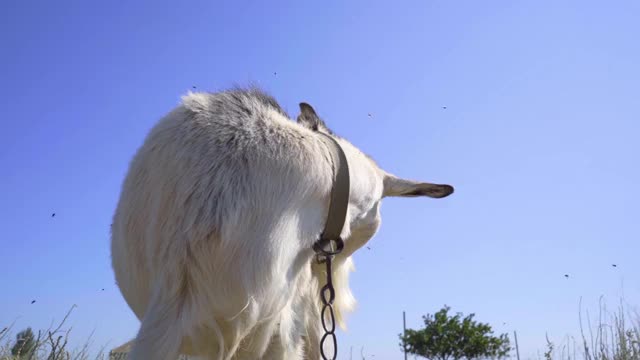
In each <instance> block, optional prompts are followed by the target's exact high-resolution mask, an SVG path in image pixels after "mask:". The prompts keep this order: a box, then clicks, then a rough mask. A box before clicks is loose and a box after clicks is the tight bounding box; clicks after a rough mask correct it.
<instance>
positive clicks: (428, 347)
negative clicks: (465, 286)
mask: <svg viewBox="0 0 640 360" xmlns="http://www.w3.org/2000/svg"><path fill="white" fill-rule="evenodd" d="M449 310H450V307H448V306H446V305H445V306H444V307H443V308H442V309H441V310H440V311H438V312H437V313H435V314H434V315H431V314H428V315H427V316H423V317H422V318H423V320H424V325H425V327H424V328H423V329H420V330H412V329H407V332H406V334H404V335H403V334H400V340H401V341H402V342H401V343H400V347H401V348H402V347H403V344H404V346H405V347H406V350H407V352H408V353H410V354H413V355H418V356H422V357H425V358H427V359H433V360H448V359H453V360H459V359H469V360H471V359H479V358H498V359H500V358H503V357H506V356H507V354H508V353H509V351H511V347H510V345H509V338H508V337H507V334H502V335H500V336H498V337H496V336H493V330H492V329H491V326H489V325H488V324H482V323H479V322H477V321H475V320H473V317H474V316H475V314H471V315H468V316H466V317H464V318H463V317H462V314H461V313H457V314H455V315H453V316H450V315H449ZM403 350H404V348H403Z"/></svg>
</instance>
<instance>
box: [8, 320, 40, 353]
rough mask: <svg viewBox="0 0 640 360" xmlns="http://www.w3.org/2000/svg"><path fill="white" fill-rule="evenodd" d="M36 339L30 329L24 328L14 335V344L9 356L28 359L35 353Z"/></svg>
mask: <svg viewBox="0 0 640 360" xmlns="http://www.w3.org/2000/svg"><path fill="white" fill-rule="evenodd" d="M35 348H36V339H35V337H34V336H33V331H31V328H30V327H29V328H26V329H25V330H22V331H20V332H19V333H18V334H17V335H16V343H15V344H14V345H13V347H12V348H11V355H13V356H16V357H18V358H29V357H30V356H31V353H33V351H35Z"/></svg>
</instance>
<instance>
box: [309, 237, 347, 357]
mask: <svg viewBox="0 0 640 360" xmlns="http://www.w3.org/2000/svg"><path fill="white" fill-rule="evenodd" d="M322 242H323V241H322V240H320V241H318V242H316V243H315V244H313V250H314V251H315V252H316V258H317V260H318V264H322V263H324V264H325V265H326V269H327V284H326V285H325V286H323V287H322V289H321V290H320V299H321V300H322V311H321V313H320V318H321V320H322V328H323V329H324V335H323V336H322V339H321V340H320V355H322V359H323V360H335V359H336V357H337V356H338V340H337V338H336V334H335V330H336V318H335V315H334V312H333V301H334V300H335V298H336V292H335V290H334V288H333V279H332V277H331V275H332V271H331V263H332V260H333V257H334V256H335V255H336V254H339V253H340V252H341V251H342V248H344V242H343V241H342V239H340V238H338V239H337V240H328V245H329V247H330V249H331V250H325V248H324V247H323V246H322V245H323V244H322ZM324 242H325V244H326V242H327V241H324ZM334 243H335V248H334V246H333V245H334ZM334 249H335V250H334ZM327 312H328V313H329V324H327V317H326V316H325V315H326V313H327ZM328 338H331V342H332V343H333V355H332V356H331V357H327V355H326V354H325V353H324V343H325V341H326V340H327V339H328Z"/></svg>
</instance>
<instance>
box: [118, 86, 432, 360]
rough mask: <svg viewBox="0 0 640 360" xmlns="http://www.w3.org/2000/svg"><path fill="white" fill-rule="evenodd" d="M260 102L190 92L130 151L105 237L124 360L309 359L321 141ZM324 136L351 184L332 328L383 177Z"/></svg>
mask: <svg viewBox="0 0 640 360" xmlns="http://www.w3.org/2000/svg"><path fill="white" fill-rule="evenodd" d="M271 100H272V99H271V98H268V95H264V94H263V93H261V92H259V91H258V90H246V91H244V90H235V91H227V92H220V93H214V94H210V93H189V94H187V95H186V96H184V97H183V99H182V104H181V105H180V106H178V107H177V108H176V109H174V110H173V111H171V112H170V113H169V114H168V115H166V116H165V117H164V118H163V119H161V121H160V122H159V123H158V124H157V125H156V126H155V127H154V128H153V129H152V130H151V131H150V133H149V135H148V136H147V138H146V140H145V141H144V144H143V145H142V147H141V148H140V149H139V150H138V151H137V153H136V154H135V156H134V158H133V160H132V162H131V164H130V168H129V171H128V173H127V176H126V178H125V180H124V183H123V186H122V192H121V196H120V200H119V202H118V205H117V209H116V211H115V214H114V220H113V225H112V242H111V251H112V265H113V269H114V272H115V276H116V281H117V283H118V285H119V287H120V290H121V292H122V294H123V296H124V298H125V300H126V302H127V304H128V305H129V306H130V307H131V309H132V310H133V312H134V313H135V315H136V316H137V317H138V318H139V319H140V320H141V326H140V329H139V332H138V335H137V337H136V340H135V343H134V347H133V349H132V352H131V355H130V358H131V359H133V360H142V359H145V360H147V359H154V360H163V359H167V360H173V359H175V358H176V357H177V355H178V353H183V354H187V355H197V356H201V357H202V358H205V359H224V360H227V359H238V360H239V359H287V360H288V359H303V358H305V359H319V339H320V337H321V335H322V334H321V324H320V312H319V310H320V304H319V289H320V286H321V285H323V284H324V282H325V275H324V272H323V271H324V269H323V267H322V266H320V265H318V264H315V262H314V261H313V251H312V250H311V245H312V243H313V242H314V241H315V240H316V239H317V238H318V236H319V234H320V232H321V231H322V229H323V227H324V221H325V219H326V212H327V209H328V201H329V194H330V191H331V188H332V185H333V184H332V171H333V170H332V165H331V162H330V157H329V149H328V148H327V145H326V142H323V141H322V140H321V139H320V138H319V135H318V134H317V133H315V132H314V131H312V130H310V129H309V128H307V127H305V126H303V125H302V124H300V123H296V122H294V121H292V120H291V119H290V118H288V117H287V116H286V114H285V113H284V112H283V111H282V110H280V109H279V107H278V106H277V104H276V105H274V104H273V103H271V102H270V101H271ZM320 131H325V129H324V128H321V130H320ZM327 131H328V130H327ZM337 140H338V141H339V143H340V144H341V146H342V148H343V149H344V151H345V153H346V156H347V159H348V162H349V166H350V177H351V193H350V200H349V209H348V214H347V221H346V224H345V227H344V230H343V234H342V235H343V238H344V239H345V250H344V252H343V253H342V254H341V255H340V256H338V257H337V258H336V262H335V265H334V279H335V280H334V281H335V288H336V303H335V308H336V315H337V318H338V321H339V325H340V326H341V327H342V328H344V327H345V325H344V319H345V315H346V314H347V313H348V312H350V311H352V310H353V308H354V306H355V299H354V298H353V296H352V294H351V291H350V289H349V285H348V277H349V272H350V271H352V269H353V261H352V258H351V255H352V254H353V252H354V251H356V250H357V249H358V248H360V247H362V246H363V245H364V244H365V243H366V242H367V241H368V240H369V239H370V238H371V237H372V236H373V235H374V234H375V232H376V230H377V228H378V226H379V223H380V213H379V205H380V201H381V199H382V197H383V196H387V194H386V193H385V188H388V187H389V186H388V185H387V183H388V182H389V181H391V182H393V179H395V177H393V176H391V175H390V174H387V173H385V172H384V171H382V170H381V169H379V168H378V166H377V165H376V164H375V163H374V162H373V161H372V160H371V159H370V158H368V157H367V156H365V155H364V154H363V153H362V152H360V151H359V150H358V149H356V148H355V147H354V146H353V145H351V144H350V143H349V142H348V141H346V140H344V139H342V138H337ZM390 179H391V180H390ZM403 184H404V183H403ZM416 184H419V183H411V184H410V185H406V184H405V185H406V186H405V187H406V189H409V188H408V187H409V186H413V188H411V189H415V188H416V186H418V185H416ZM423 185H424V184H423ZM433 186H436V185H433ZM406 189H405V190H406ZM411 189H409V190H411ZM394 191H395V192H396V193H394V194H391V195H392V196H401V194H399V193H397V192H398V191H400V190H398V188H397V184H396V187H395V188H394ZM400 192H401V191H400ZM391 195H390V196H391Z"/></svg>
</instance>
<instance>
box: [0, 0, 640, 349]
mask: <svg viewBox="0 0 640 360" xmlns="http://www.w3.org/2000/svg"><path fill="white" fill-rule="evenodd" d="M639 16H640V5H639V3H638V2H634V1H612V2H608V3H606V4H604V3H602V2H596V1H584V0H582V1H577V0H571V1H562V2H559V1H550V0H549V1H547V0H545V1H530V2H524V1H493V2H479V1H431V0H429V1H402V2H396V3H393V5H392V4H391V3H390V2H386V1H384V2H383V1H349V2H346V1H344V2H340V1H323V2H316V3H310V2H294V1H290V2H278V1H271V2H268V4H267V2H257V1H247V0H240V1H236V2H234V3H233V4H232V3H231V2H227V4H226V5H221V4H214V3H213V2H211V1H210V2H206V1H192V2H188V3H187V2H180V3H179V2H177V1H174V2H168V1H161V2H151V1H140V2H136V3H133V2H128V3H125V2H123V1H113V2H103V3H95V2H93V3H90V2H86V1H62V2H60V1H58V2H50V1H40V2H36V1H22V2H17V1H14V2H6V3H5V4H4V5H3V11H2V12H1V14H0V44H1V48H2V57H1V58H0V65H1V66H0V78H1V79H2V86H0V98H2V100H3V101H2V103H3V105H2V106H0V121H2V127H1V128H2V131H0V143H1V144H2V147H1V150H0V189H1V191H0V204H1V206H0V227H1V229H2V232H3V236H2V237H1V238H0V239H1V240H0V241H2V247H1V249H2V250H1V251H0V264H2V267H3V271H2V273H1V274H2V275H0V288H1V289H2V306H0V325H2V324H6V325H8V324H10V323H11V322H13V321H14V320H15V321H16V325H15V326H16V328H18V329H20V328H23V327H26V326H33V327H35V328H44V327H46V326H48V325H49V323H50V322H51V321H52V320H56V319H60V318H61V317H62V316H63V315H64V313H65V311H66V310H67V309H68V308H69V307H70V306H71V305H72V304H77V305H78V308H76V309H75V310H74V313H73V315H72V316H71V320H70V324H71V325H73V327H74V329H73V334H75V335H74V336H73V341H72V342H74V344H80V343H81V342H82V341H84V340H85V339H86V336H88V335H89V333H90V332H91V331H92V330H94V329H95V333H94V343H95V344H97V345H102V344H108V345H109V346H113V345H118V344H119V343H121V342H124V341H126V340H128V339H129V338H130V337H132V336H133V335H134V334H135V332H136V330H137V326H138V322H137V320H136V319H135V317H134V316H133V315H132V313H131V311H129V309H128V308H127V306H126V305H125V303H124V301H123V300H122V298H121V296H120V294H119V292H118V289H117V287H116V286H115V284H114V280H113V275H112V271H111V268H110V260H109V231H108V230H109V224H110V222H111V216H112V213H113V210H114V207H115V204H116V201H117V199H118V195H119V190H120V184H121V181H122V179H123V176H124V173H125V171H126V168H127V166H128V162H129V160H130V158H131V156H132V155H133V153H134V151H135V150H136V149H137V147H138V146H139V145H140V144H141V143H142V141H143V138H144V136H145V135H146V132H147V131H148V130H149V128H150V127H151V126H152V125H153V124H154V123H155V122H156V121H157V120H158V118H159V117H161V116H162V115H163V114H165V113H166V112H167V111H169V110H170V109H171V108H172V107H173V106H175V105H176V104H177V103H178V101H179V97H180V95H182V94H184V93H185V92H186V91H188V90H189V89H191V87H192V86H196V87H197V88H198V89H201V90H211V91H214V90H218V89H223V88H226V87H229V86H232V85H233V84H247V83H249V82H252V83H255V84H258V85H260V86H262V87H264V88H265V89H266V90H268V91H269V92H271V93H272V94H273V95H274V96H275V97H276V98H278V99H279V101H280V102H281V103H282V105H283V106H284V107H285V108H287V110H288V111H289V112H290V113H291V114H297V111H298V109H297V104H298V103H299V102H300V101H307V102H309V103H311V104H312V105H313V106H314V107H315V108H316V110H317V111H318V112H319V113H320V115H321V116H322V117H324V118H325V120H326V121H327V122H328V124H329V126H330V127H332V128H333V129H334V130H335V131H336V132H337V133H339V134H341V135H343V136H344V137H346V138H348V139H350V140H351V141H352V142H353V143H354V144H355V145H357V146H359V147H360V148H361V149H363V150H364V151H365V152H367V153H368V154H370V155H371V156H372V157H374V158H375V159H376V160H377V161H378V162H379V164H380V165H381V166H382V167H383V168H385V169H386V170H388V171H391V172H393V173H396V174H398V175H401V176H405V177H410V178H416V179H422V180H427V181H434V182H441V183H450V184H452V185H454V186H455V187H456V193H455V194H454V195H452V196H451V197H449V198H446V199H441V200H433V199H388V200H386V201H384V204H383V206H382V218H383V220H382V226H381V228H380V231H379V233H378V235H377V236H376V237H375V238H374V239H373V240H372V241H371V242H370V244H369V246H370V247H371V250H366V249H365V250H363V251H361V252H359V253H357V254H356V255H355V262H356V267H357V271H356V273H354V274H353V276H352V281H351V284H352V288H353V290H354V292H355V295H356V297H357V299H358V301H359V308H358V310H357V311H356V313H354V314H353V315H352V316H351V317H350V319H349V330H348V332H347V333H343V332H341V333H340V334H339V344H340V346H341V349H342V351H343V355H346V354H347V353H348V351H349V348H350V347H351V346H353V349H354V354H359V352H360V348H361V347H363V346H364V351H365V354H375V358H377V359H400V358H402V354H401V353H400V351H399V347H398V337H397V335H398V333H400V332H401V330H402V311H403V310H404V311H406V312H407V325H408V326H409V327H417V326H420V325H421V315H423V314H426V313H433V312H435V311H437V310H438V309H439V308H440V307H441V306H443V305H444V304H447V305H450V306H451V307H452V308H453V310H454V311H462V312H464V313H470V312H474V313H476V316H477V318H478V319H479V320H481V321H486V322H489V323H491V324H492V325H493V326H494V328H495V330H496V331H498V332H510V333H512V332H513V331H514V330H516V331H517V332H518V339H519V342H520V348H521V354H522V355H523V356H524V357H526V356H535V354H536V351H537V350H540V351H542V350H543V347H544V344H545V340H544V337H545V332H546V333H548V334H549V336H550V338H552V339H557V340H561V339H562V338H563V337H564V336H566V335H567V334H571V335H574V336H577V335H579V332H578V330H579V329H578V301H579V299H580V297H583V307H586V308H588V309H589V310H590V312H591V314H592V315H593V314H594V313H595V312H596V310H597V304H598V298H599V296H601V295H604V296H605V300H606V301H607V304H608V305H609V306H610V307H614V306H616V305H617V304H618V302H619V300H620V297H621V296H624V298H625V301H626V302H628V304H629V306H637V305H640V276H639V274H640V262H639V261H637V258H638V254H640V241H638V240H639V239H638V238H639V236H640V222H639V221H638V218H639V216H638V215H640V188H639V187H638V186H637V185H638V184H639V183H640V166H638V155H639V154H640V143H639V142H638V138H639V136H640V125H639V124H638V120H639V119H640V108H639V107H638V104H639V102H638V92H639V90H640V89H639V85H638V84H640V67H638V64H640V42H638V41H637V34H638V33H640V22H638V21H637V19H638V17H639ZM445 106H446V109H443V107H445ZM368 113H371V114H372V117H369V116H368V115H367V114H368ZM53 212H55V213H56V216H55V217H53V218H52V217H51V214H52V213H53ZM614 263H615V264H617V267H616V268H614V267H613V266H612V264H614ZM564 274H569V275H570V277H569V279H566V278H565V277H564ZM103 288H104V291H102V289H103ZM34 299H35V300H36V303H35V304H30V303H31V301H32V300H34Z"/></svg>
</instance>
